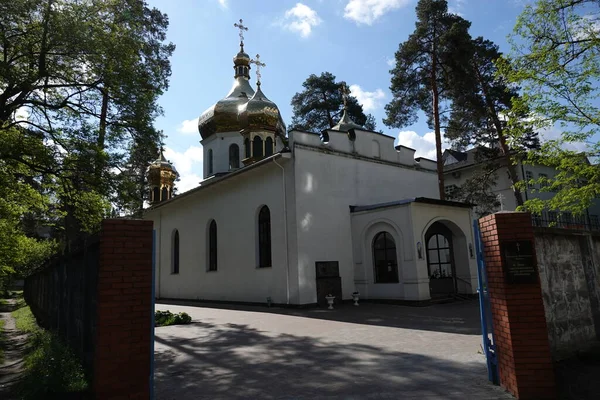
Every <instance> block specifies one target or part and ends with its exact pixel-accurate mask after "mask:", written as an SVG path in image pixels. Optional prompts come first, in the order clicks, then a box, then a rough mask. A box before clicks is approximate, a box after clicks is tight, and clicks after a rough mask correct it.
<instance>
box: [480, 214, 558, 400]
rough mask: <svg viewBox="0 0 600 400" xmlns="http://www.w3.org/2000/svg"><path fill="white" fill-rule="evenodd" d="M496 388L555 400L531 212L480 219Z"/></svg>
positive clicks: (533, 397)
mask: <svg viewBox="0 0 600 400" xmlns="http://www.w3.org/2000/svg"><path fill="white" fill-rule="evenodd" d="M479 227H480V229H481V236H482V242H483V246H484V257H485V264H486V271H487V277H488V279H487V280H488V290H489V295H490V303H491V309H492V320H493V324H494V326H493V328H494V338H495V340H496V352H497V354H498V370H499V378H500V385H502V387H504V388H505V389H506V390H508V391H509V392H510V393H511V394H512V395H514V396H515V397H517V398H519V399H554V398H556V387H555V377H554V368H553V363H552V358H551V354H550V345H549V341H548V328H547V326H546V317H545V314H544V303H543V300H542V290H541V286H540V281H539V273H538V270H537V260H536V255H535V241H534V235H533V226H532V225H531V214H529V213H522V212H499V213H496V214H492V215H488V216H486V217H484V218H482V219H480V220H479Z"/></svg>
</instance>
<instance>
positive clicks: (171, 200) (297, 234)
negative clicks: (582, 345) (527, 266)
mask: <svg viewBox="0 0 600 400" xmlns="http://www.w3.org/2000/svg"><path fill="white" fill-rule="evenodd" d="M242 39H243V38H242ZM258 58H259V57H258V56H257V57H256V60H251V59H250V57H249V56H248V54H246V53H245V51H244V43H243V41H242V42H241V43H240V51H239V52H238V53H237V55H235V57H234V59H233V64H234V81H233V86H232V88H231V90H230V91H229V93H228V94H227V95H226V96H225V97H224V98H223V99H221V100H219V101H217V102H216V103H215V104H214V105H213V106H212V107H210V108H209V109H208V110H206V111H205V112H204V113H202V115H201V116H200V117H199V119H198V131H199V133H200V136H201V141H200V143H201V144H202V147H203V151H204V179H203V180H202V182H200V183H199V185H198V186H197V187H196V188H194V189H191V190H189V191H187V192H185V193H181V194H179V195H176V196H173V195H172V188H173V180H174V179H175V177H176V175H177V171H176V170H175V168H174V167H173V166H172V165H171V164H170V163H169V162H167V161H166V160H165V159H164V157H163V156H162V154H161V157H160V158H159V159H158V160H157V161H156V162H154V163H153V164H151V166H150V168H149V177H150V178H151V179H150V180H151V182H150V183H151V186H152V188H151V190H152V193H151V200H152V201H151V206H150V208H149V209H147V210H146V213H145V218H146V219H150V220H152V221H154V229H155V268H156V287H155V293H156V297H158V298H171V299H191V300H212V301H239V302H253V303H267V302H269V303H274V304H290V305H309V304H315V303H323V302H324V301H325V296H326V295H328V294H332V295H335V296H336V301H340V300H348V299H351V298H352V293H353V292H359V293H360V298H361V299H386V300H387V299H389V300H406V301H426V300H429V299H431V298H435V297H438V296H451V295H453V294H455V293H463V294H472V293H475V291H476V287H477V267H476V260H475V253H474V243H473V229H472V220H473V218H472V211H471V206H470V205H467V204H463V203H457V202H451V201H442V200H440V199H439V195H438V183H437V174H436V163H435V162H434V161H431V160H428V159H425V158H415V157H414V154H415V150H414V149H411V148H408V147H405V146H403V145H402V144H401V143H400V144H399V145H397V146H394V138H393V137H390V136H387V135H384V134H381V133H378V132H372V131H368V130H366V129H364V128H363V127H361V126H359V125H357V124H356V123H354V122H353V121H352V120H351V119H350V118H349V116H348V115H347V113H346V112H345V111H344V115H343V117H342V118H341V120H340V121H339V123H338V124H337V125H336V126H334V127H333V128H331V129H328V130H326V131H323V132H318V133H317V132H303V131H298V130H291V131H289V132H288V131H287V129H286V126H285V123H284V122H283V119H282V117H281V114H280V112H279V109H278V107H277V105H276V104H275V103H274V102H273V101H271V100H269V99H268V98H267V96H266V95H265V92H263V88H262V87H261V84H260V72H259V71H257V74H256V75H257V78H258V79H257V82H256V85H255V86H254V87H253V86H252V85H251V82H250V70H251V65H256V67H257V70H260V67H261V66H264V64H262V63H261V62H260V61H259V60H258ZM265 91H268V88H265Z"/></svg>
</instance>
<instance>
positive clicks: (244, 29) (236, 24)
mask: <svg viewBox="0 0 600 400" xmlns="http://www.w3.org/2000/svg"><path fill="white" fill-rule="evenodd" d="M233 26H234V27H236V28H238V29H239V30H240V45H241V46H243V45H244V31H247V30H248V27H247V26H244V21H243V20H242V19H241V18H240V23H239V24H238V23H237V22H236V23H235V24H233Z"/></svg>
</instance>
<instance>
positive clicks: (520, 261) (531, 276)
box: [500, 240, 538, 283]
mask: <svg viewBox="0 0 600 400" xmlns="http://www.w3.org/2000/svg"><path fill="white" fill-rule="evenodd" d="M500 250H501V252H502V261H503V263H504V268H505V277H506V283H535V282H537V280H538V273H537V263H536V259H535V256H534V254H533V241H531V240H511V241H502V242H500Z"/></svg>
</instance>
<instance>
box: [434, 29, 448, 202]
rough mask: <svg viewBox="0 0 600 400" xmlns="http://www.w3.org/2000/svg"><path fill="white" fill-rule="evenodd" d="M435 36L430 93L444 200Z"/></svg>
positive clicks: (439, 180)
mask: <svg viewBox="0 0 600 400" xmlns="http://www.w3.org/2000/svg"><path fill="white" fill-rule="evenodd" d="M436 50H437V49H436V38H435V37H434V39H433V52H432V54H431V94H432V98H433V123H434V131H435V153H436V157H437V175H438V189H439V192H440V200H446V191H445V190H444V162H443V160H442V133H441V130H440V110H439V106H440V104H439V100H440V99H439V97H440V94H439V90H438V86H437V73H436V72H437V54H436Z"/></svg>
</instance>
